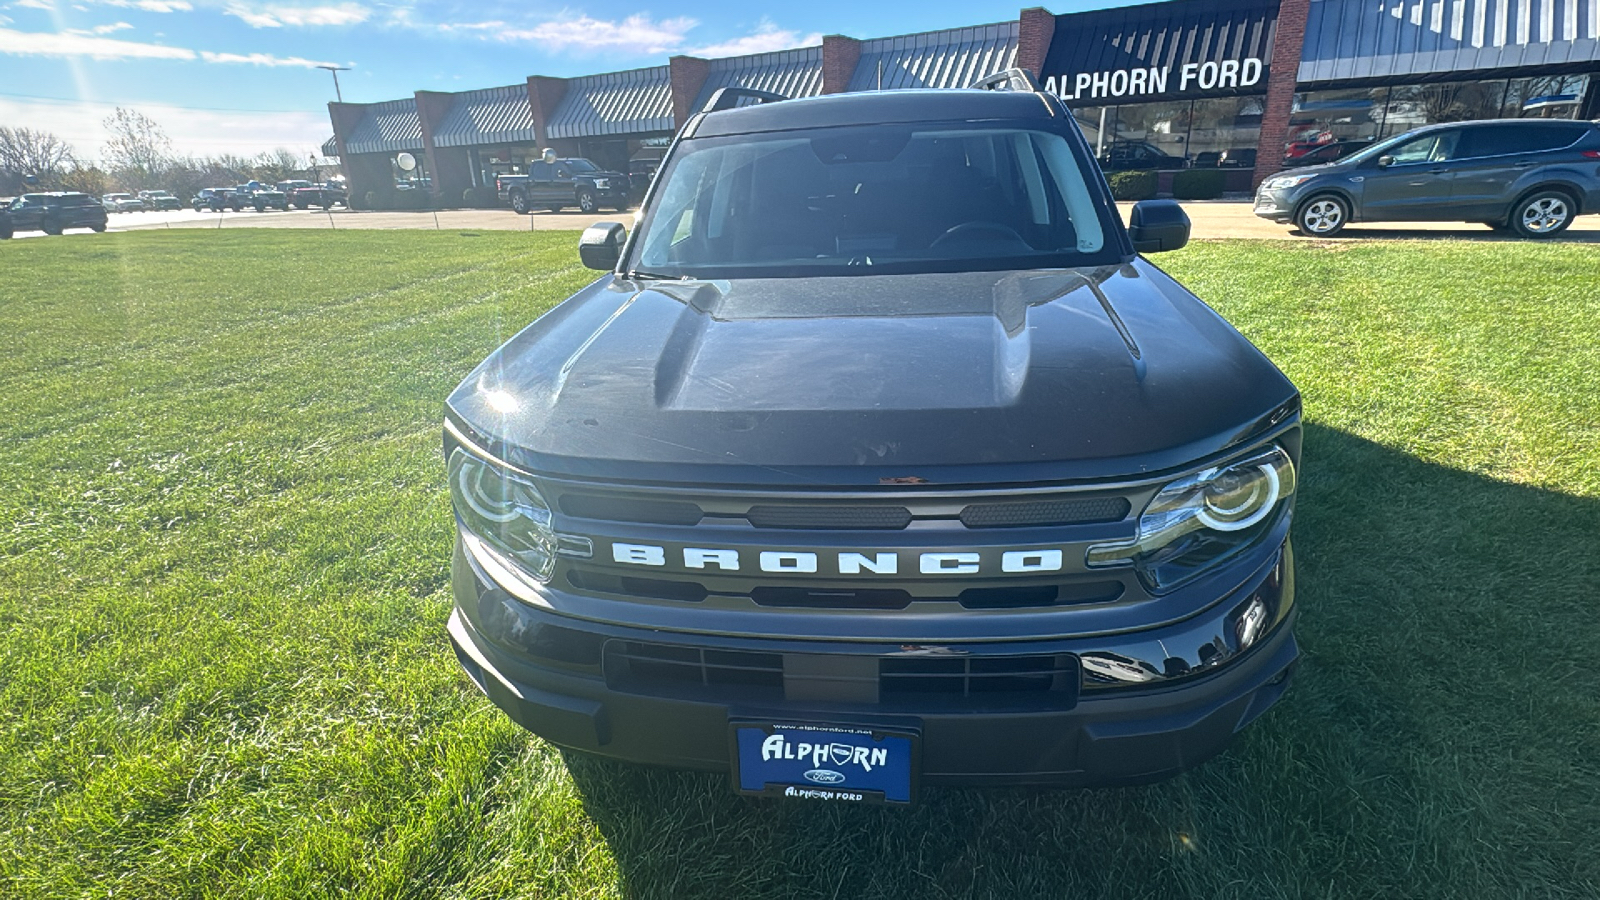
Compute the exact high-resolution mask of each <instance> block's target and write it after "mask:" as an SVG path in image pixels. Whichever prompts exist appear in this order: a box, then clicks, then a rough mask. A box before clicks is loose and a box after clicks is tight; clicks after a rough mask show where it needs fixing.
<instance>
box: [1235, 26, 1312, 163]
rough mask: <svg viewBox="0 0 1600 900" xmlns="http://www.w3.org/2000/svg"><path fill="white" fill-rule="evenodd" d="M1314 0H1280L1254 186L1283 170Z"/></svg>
mask: <svg viewBox="0 0 1600 900" xmlns="http://www.w3.org/2000/svg"><path fill="white" fill-rule="evenodd" d="M1310 9H1311V0H1279V3H1278V24H1277V28H1276V30H1275V31H1274V32H1273V35H1272V73H1271V74H1270V75H1268V76H1267V96H1266V99H1265V101H1264V102H1263V105H1262V110H1261V139H1260V141H1259V142H1258V143H1257V144H1256V169H1255V172H1254V173H1252V175H1251V179H1250V185H1251V187H1252V188H1253V187H1255V186H1257V185H1259V184H1261V182H1263V181H1265V180H1267V178H1269V177H1270V176H1272V175H1273V174H1274V173H1277V172H1279V171H1281V170H1282V169H1283V145H1284V144H1286V143H1288V141H1289V113H1290V112H1291V111H1292V110H1293V108H1294V86H1295V79H1296V78H1297V77H1299V74H1300V51H1301V49H1302V48H1303V47H1304V45H1305V36H1306V15H1307V13H1308V12H1309V11H1310Z"/></svg>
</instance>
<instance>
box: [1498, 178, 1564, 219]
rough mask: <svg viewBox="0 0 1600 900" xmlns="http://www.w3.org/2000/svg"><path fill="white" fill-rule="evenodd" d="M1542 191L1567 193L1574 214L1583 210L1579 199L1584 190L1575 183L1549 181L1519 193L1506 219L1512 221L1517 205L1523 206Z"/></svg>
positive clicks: (1507, 211) (1507, 212)
mask: <svg viewBox="0 0 1600 900" xmlns="http://www.w3.org/2000/svg"><path fill="white" fill-rule="evenodd" d="M1540 191H1555V192H1557V193H1559V194H1564V195H1566V198H1567V200H1568V201H1569V202H1570V203H1571V204H1572V206H1573V210H1572V214H1573V215H1574V216H1576V215H1578V214H1579V213H1581V212H1583V210H1581V209H1579V208H1578V207H1579V205H1580V204H1581V203H1582V201H1581V200H1579V199H1578V198H1580V197H1582V196H1583V192H1582V191H1580V190H1578V189H1577V187H1575V186H1573V185H1570V184H1567V183H1566V182H1565V181H1547V182H1545V183H1544V184H1540V185H1535V186H1534V187H1531V188H1528V189H1527V190H1525V191H1523V192H1522V193H1520V194H1518V195H1517V199H1516V200H1513V201H1512V202H1511V208H1510V209H1508V210H1506V217H1505V218H1506V221H1508V222H1509V221H1511V215H1512V213H1515V212H1516V211H1517V207H1519V206H1521V205H1522V204H1523V203H1524V202H1525V201H1526V200H1527V199H1528V198H1529V197H1532V196H1533V195H1534V194H1537V193H1539V192H1540Z"/></svg>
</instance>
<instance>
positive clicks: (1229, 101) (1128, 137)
mask: <svg viewBox="0 0 1600 900" xmlns="http://www.w3.org/2000/svg"><path fill="white" fill-rule="evenodd" d="M1262 102H1263V98H1262V97H1259V96H1251V97H1219V98H1216V99H1213V100H1179V101H1172V102H1166V103H1130V104H1127V105H1124V106H1083V107H1078V108H1075V109H1073V111H1072V116H1073V118H1074V119H1076V120H1077V122H1078V127H1079V128H1080V129H1082V130H1083V135H1084V137H1085V138H1086V139H1088V141H1089V146H1091V147H1093V148H1094V151H1095V156H1096V157H1097V158H1098V159H1099V160H1100V165H1101V167H1102V168H1103V169H1105V170H1106V171H1108V172H1111V171H1116V170H1119V169H1181V168H1185V167H1188V166H1194V167H1197V168H1216V167H1218V166H1222V167H1224V168H1226V167H1242V168H1250V167H1253V166H1254V165H1255V151H1256V144H1258V143H1259V142H1260V140H1261V110H1262Z"/></svg>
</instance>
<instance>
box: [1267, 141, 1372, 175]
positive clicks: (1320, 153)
mask: <svg viewBox="0 0 1600 900" xmlns="http://www.w3.org/2000/svg"><path fill="white" fill-rule="evenodd" d="M1370 146H1372V142H1371V141H1332V142H1329V143H1324V144H1318V145H1317V146H1316V147H1312V148H1308V149H1305V150H1303V151H1301V153H1300V155H1298V156H1287V155H1285V156H1284V158H1283V167H1284V168H1286V169H1297V168H1300V167H1301V166H1315V165H1320V164H1321V163H1330V162H1334V161H1336V160H1341V159H1344V158H1345V157H1346V156H1349V155H1351V154H1352V153H1355V152H1357V151H1360V150H1365V149H1366V148H1368V147H1370Z"/></svg>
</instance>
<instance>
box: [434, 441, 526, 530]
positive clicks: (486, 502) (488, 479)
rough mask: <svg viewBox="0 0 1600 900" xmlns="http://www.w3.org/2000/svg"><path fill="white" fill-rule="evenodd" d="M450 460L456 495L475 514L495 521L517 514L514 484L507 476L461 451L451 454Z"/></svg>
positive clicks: (509, 519) (512, 517)
mask: <svg viewBox="0 0 1600 900" xmlns="http://www.w3.org/2000/svg"><path fill="white" fill-rule="evenodd" d="M450 462H451V468H453V469H454V470H455V471H454V472H453V473H452V475H453V477H454V478H455V482H456V490H455V495H456V497H458V498H460V500H461V502H463V503H465V504H466V505H467V506H468V507H469V508H471V510H472V512H473V514H474V515H477V516H481V517H482V518H484V519H485V520H487V521H490V522H496V523H502V522H509V521H511V520H512V519H515V518H516V517H517V515H518V512H517V504H516V501H515V499H514V498H513V497H512V496H510V494H511V491H512V490H514V486H513V484H512V483H511V482H510V481H509V480H508V479H506V478H504V477H502V476H500V475H499V474H498V473H496V472H495V470H494V469H493V468H492V467H490V466H487V465H484V464H483V463H481V462H479V461H478V460H476V459H473V458H472V457H471V456H468V455H467V454H466V453H463V452H462V451H460V450H457V451H456V452H455V453H454V454H453V455H452V457H451V460H450Z"/></svg>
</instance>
